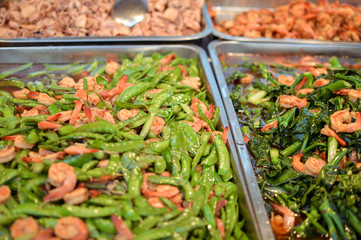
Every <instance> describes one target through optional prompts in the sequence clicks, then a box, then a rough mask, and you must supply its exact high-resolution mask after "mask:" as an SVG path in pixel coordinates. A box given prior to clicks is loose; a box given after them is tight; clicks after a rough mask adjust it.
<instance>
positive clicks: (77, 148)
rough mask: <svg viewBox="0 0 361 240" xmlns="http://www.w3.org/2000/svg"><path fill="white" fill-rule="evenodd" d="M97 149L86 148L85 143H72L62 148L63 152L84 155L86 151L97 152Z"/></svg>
mask: <svg viewBox="0 0 361 240" xmlns="http://www.w3.org/2000/svg"><path fill="white" fill-rule="evenodd" d="M98 151H99V149H93V148H86V146H85V145H80V144H79V145H72V146H69V147H67V148H65V149H64V152H65V153H67V154H72V155H84V154H88V153H95V152H98Z"/></svg>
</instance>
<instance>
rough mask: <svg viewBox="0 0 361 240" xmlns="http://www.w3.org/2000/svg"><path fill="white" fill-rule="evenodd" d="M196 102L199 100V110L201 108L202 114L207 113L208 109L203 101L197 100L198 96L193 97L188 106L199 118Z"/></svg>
mask: <svg viewBox="0 0 361 240" xmlns="http://www.w3.org/2000/svg"><path fill="white" fill-rule="evenodd" d="M198 102H200V107H201V110H202V112H203V113H204V114H207V113H208V109H207V106H206V105H205V104H204V102H202V101H199V99H198V98H195V97H193V98H192V103H191V106H190V108H191V110H192V111H193V113H194V115H195V116H196V117H198V118H199V117H200V116H199V113H198V107H197V106H198Z"/></svg>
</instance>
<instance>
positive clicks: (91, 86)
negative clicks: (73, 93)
mask: <svg viewBox="0 0 361 240" xmlns="http://www.w3.org/2000/svg"><path fill="white" fill-rule="evenodd" d="M85 79H86V80H87V82H88V90H89V91H90V92H92V91H94V90H95V89H96V87H97V86H98V84H97V81H96V78H95V77H92V76H88V77H85ZM74 88H75V89H76V90H80V89H84V80H83V79H80V80H79V81H78V82H77V83H76V84H75V85H74Z"/></svg>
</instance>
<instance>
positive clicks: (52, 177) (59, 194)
mask: <svg viewBox="0 0 361 240" xmlns="http://www.w3.org/2000/svg"><path fill="white" fill-rule="evenodd" d="M48 178H49V181H50V183H51V185H53V186H55V187H56V188H55V189H52V190H50V192H49V193H48V195H47V196H45V197H44V198H43V201H44V202H52V201H57V200H59V199H61V198H63V197H64V195H65V194H67V193H69V192H71V191H72V190H73V189H74V188H75V185H76V181H77V177H76V174H75V171H74V168H73V167H72V166H70V165H68V164H67V163H64V162H59V163H54V164H52V165H51V166H50V168H49V171H48Z"/></svg>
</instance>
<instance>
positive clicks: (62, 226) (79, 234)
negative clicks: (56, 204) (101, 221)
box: [54, 217, 89, 240]
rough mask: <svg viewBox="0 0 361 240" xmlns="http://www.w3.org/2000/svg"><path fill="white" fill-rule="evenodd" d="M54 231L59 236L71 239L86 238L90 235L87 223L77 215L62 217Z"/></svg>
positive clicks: (83, 239) (80, 239)
mask: <svg viewBox="0 0 361 240" xmlns="http://www.w3.org/2000/svg"><path fill="white" fill-rule="evenodd" d="M54 232H55V235H56V236H57V237H59V238H61V239H69V240H86V239H88V236H89V230H88V227H87V225H86V224H85V222H84V221H83V220H81V219H80V218H77V217H61V218H60V219H59V221H58V222H57V223H56V225H55V228H54Z"/></svg>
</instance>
